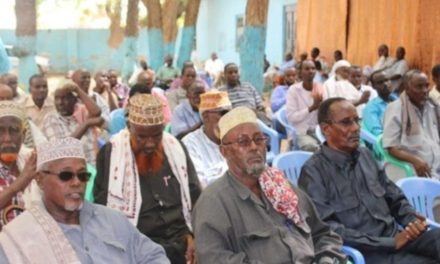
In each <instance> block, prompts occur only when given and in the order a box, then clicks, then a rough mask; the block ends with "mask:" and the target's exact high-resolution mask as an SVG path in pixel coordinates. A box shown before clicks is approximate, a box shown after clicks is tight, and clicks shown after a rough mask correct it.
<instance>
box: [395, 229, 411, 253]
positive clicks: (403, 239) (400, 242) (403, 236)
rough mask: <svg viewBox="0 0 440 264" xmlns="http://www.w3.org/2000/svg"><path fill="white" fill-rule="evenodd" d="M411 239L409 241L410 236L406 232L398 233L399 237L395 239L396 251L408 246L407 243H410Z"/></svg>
mask: <svg viewBox="0 0 440 264" xmlns="http://www.w3.org/2000/svg"><path fill="white" fill-rule="evenodd" d="M408 241H409V239H408V235H407V233H406V230H404V231H402V232H400V233H397V235H396V236H395V237H394V248H395V249H400V248H402V247H403V246H405V245H406V243H408Z"/></svg>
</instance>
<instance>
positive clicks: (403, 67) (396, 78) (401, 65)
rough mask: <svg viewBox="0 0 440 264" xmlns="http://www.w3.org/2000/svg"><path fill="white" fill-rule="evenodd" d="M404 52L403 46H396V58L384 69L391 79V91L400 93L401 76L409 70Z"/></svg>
mask: <svg viewBox="0 0 440 264" xmlns="http://www.w3.org/2000/svg"><path fill="white" fill-rule="evenodd" d="M405 53H406V52H405V48H404V47H398V48H397V49H396V60H395V61H394V62H393V64H392V65H391V66H390V67H389V68H388V69H385V72H386V74H387V77H388V78H389V79H390V81H391V92H393V93H400V92H401V91H402V90H401V85H402V81H403V76H404V75H405V73H406V72H407V71H408V70H409V67H408V63H407V61H406V60H405Z"/></svg>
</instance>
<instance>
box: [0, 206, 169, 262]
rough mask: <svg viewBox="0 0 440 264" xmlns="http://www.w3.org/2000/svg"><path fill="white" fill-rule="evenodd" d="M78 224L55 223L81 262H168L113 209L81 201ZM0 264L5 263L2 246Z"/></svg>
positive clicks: (163, 254) (163, 253)
mask: <svg viewBox="0 0 440 264" xmlns="http://www.w3.org/2000/svg"><path fill="white" fill-rule="evenodd" d="M79 223H80V224H79V225H65V224H60V223H58V224H59V225H60V227H61V229H62V231H63V233H64V235H65V236H66V238H67V240H68V241H69V242H70V244H71V245H72V248H73V250H74V251H75V253H76V255H77V257H78V259H79V260H80V261H81V263H83V264H89V263H90V264H92V263H138V264H140V263H145V264H147V263H148V264H152V263H155V264H169V263H170V262H169V260H168V258H167V257H166V254H165V250H164V249H163V248H162V246H160V245H158V244H156V243H154V242H153V241H151V240H150V239H149V238H148V237H146V236H145V235H143V234H142V233H140V232H139V231H138V230H137V229H136V227H135V226H134V225H133V224H131V223H130V222H129V221H128V220H127V218H126V217H125V216H124V215H122V214H121V213H119V212H117V211H115V210H113V209H110V208H107V207H104V206H102V205H97V204H91V203H89V202H87V201H84V204H83V207H82V208H81V210H80V216H79ZM33 243H38V241H34V242H33ZM0 263H8V261H7V257H6V255H5V252H4V251H3V248H1V247H0Z"/></svg>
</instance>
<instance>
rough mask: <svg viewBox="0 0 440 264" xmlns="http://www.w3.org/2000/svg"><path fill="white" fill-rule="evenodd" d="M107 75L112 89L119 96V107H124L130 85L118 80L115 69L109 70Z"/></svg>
mask: <svg viewBox="0 0 440 264" xmlns="http://www.w3.org/2000/svg"><path fill="white" fill-rule="evenodd" d="M107 77H108V81H109V83H110V88H111V90H112V91H113V92H114V94H115V95H116V96H117V99H118V107H119V108H121V107H124V106H125V105H124V103H125V102H126V100H127V98H128V93H129V92H130V87H128V86H127V85H126V84H123V83H121V82H119V81H118V73H117V72H116V71H115V70H109V71H108V72H107Z"/></svg>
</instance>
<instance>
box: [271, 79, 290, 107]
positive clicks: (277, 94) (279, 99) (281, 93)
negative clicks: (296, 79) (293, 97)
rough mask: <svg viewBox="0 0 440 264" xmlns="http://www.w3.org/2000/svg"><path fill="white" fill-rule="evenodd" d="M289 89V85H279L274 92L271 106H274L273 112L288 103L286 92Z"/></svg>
mask: <svg viewBox="0 0 440 264" xmlns="http://www.w3.org/2000/svg"><path fill="white" fill-rule="evenodd" d="M287 90H289V86H287V85H278V86H277V87H275V89H274V90H273V92H272V96H271V97H270V108H272V113H275V112H277V111H278V110H279V109H280V108H281V107H282V106H283V105H285V104H286V94H287Z"/></svg>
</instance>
